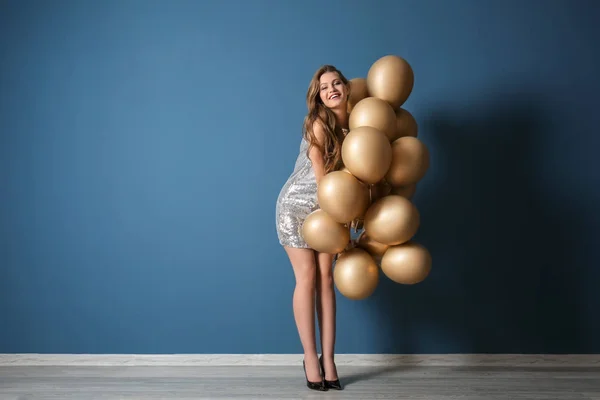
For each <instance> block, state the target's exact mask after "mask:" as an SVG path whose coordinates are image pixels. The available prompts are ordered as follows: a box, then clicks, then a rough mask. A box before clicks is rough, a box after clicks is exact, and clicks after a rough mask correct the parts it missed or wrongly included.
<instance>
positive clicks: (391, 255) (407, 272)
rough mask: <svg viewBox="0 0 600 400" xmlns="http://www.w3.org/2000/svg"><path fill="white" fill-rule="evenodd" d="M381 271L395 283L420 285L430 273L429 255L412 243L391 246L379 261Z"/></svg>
mask: <svg viewBox="0 0 600 400" xmlns="http://www.w3.org/2000/svg"><path fill="white" fill-rule="evenodd" d="M381 271H382V272H383V273H384V274H385V276H387V277H388V278H390V279H391V280H392V281H394V282H396V283H400V284H404V285H414V284H416V283H420V282H422V281H423V280H425V278H427V276H429V273H430V272H431V254H430V253H429V251H428V250H427V249H426V248H425V247H424V246H423V245H421V244H418V243H415V242H413V241H409V242H407V243H404V244H400V245H397V246H391V247H390V248H389V249H387V251H386V252H385V254H384V255H383V258H382V259H381Z"/></svg>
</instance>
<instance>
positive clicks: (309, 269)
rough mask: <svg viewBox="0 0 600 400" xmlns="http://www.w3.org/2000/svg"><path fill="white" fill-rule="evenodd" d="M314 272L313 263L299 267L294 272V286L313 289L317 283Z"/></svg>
mask: <svg viewBox="0 0 600 400" xmlns="http://www.w3.org/2000/svg"><path fill="white" fill-rule="evenodd" d="M316 272H317V271H316V268H315V266H314V265H306V266H305V267H303V268H299V271H298V272H297V273H296V286H298V287H302V288H306V289H311V290H312V289H314V288H315V286H316V283H317V274H316Z"/></svg>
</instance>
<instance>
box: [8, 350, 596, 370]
mask: <svg viewBox="0 0 600 400" xmlns="http://www.w3.org/2000/svg"><path fill="white" fill-rule="evenodd" d="M335 360H336V363H337V364H338V365H340V366H342V365H349V366H352V365H354V366H451V367H455V366H460V367H464V366H488V367H490V366H499V367H598V368H600V354H591V355H579V354H573V355H563V354H559V355H548V354H415V355H411V354H406V355H404V354H336V356H335ZM299 363H302V354H34V353H30V354H28V353H25V354H0V366H216V365H219V366H278V365H280V366H285V365H294V366H296V365H298V364H299Z"/></svg>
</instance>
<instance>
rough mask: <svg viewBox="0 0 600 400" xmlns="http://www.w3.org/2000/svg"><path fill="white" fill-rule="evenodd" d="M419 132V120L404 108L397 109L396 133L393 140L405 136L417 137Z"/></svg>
mask: <svg viewBox="0 0 600 400" xmlns="http://www.w3.org/2000/svg"><path fill="white" fill-rule="evenodd" d="M418 133H419V126H418V125H417V120H416V119H415V117H413V115H412V114H411V113H410V112H408V111H406V110H405V109H404V108H399V109H397V110H396V135H395V136H394V137H393V138H392V141H394V140H396V139H398V138H401V137H404V136H413V137H417V136H418Z"/></svg>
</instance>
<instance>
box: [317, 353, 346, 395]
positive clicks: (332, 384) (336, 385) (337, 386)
mask: <svg viewBox="0 0 600 400" xmlns="http://www.w3.org/2000/svg"><path fill="white" fill-rule="evenodd" d="M319 364H321V369H322V370H323V384H324V386H325V388H326V389H333V390H342V384H341V383H340V380H339V379H336V380H334V381H328V380H327V379H325V364H324V363H323V356H321V357H319Z"/></svg>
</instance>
